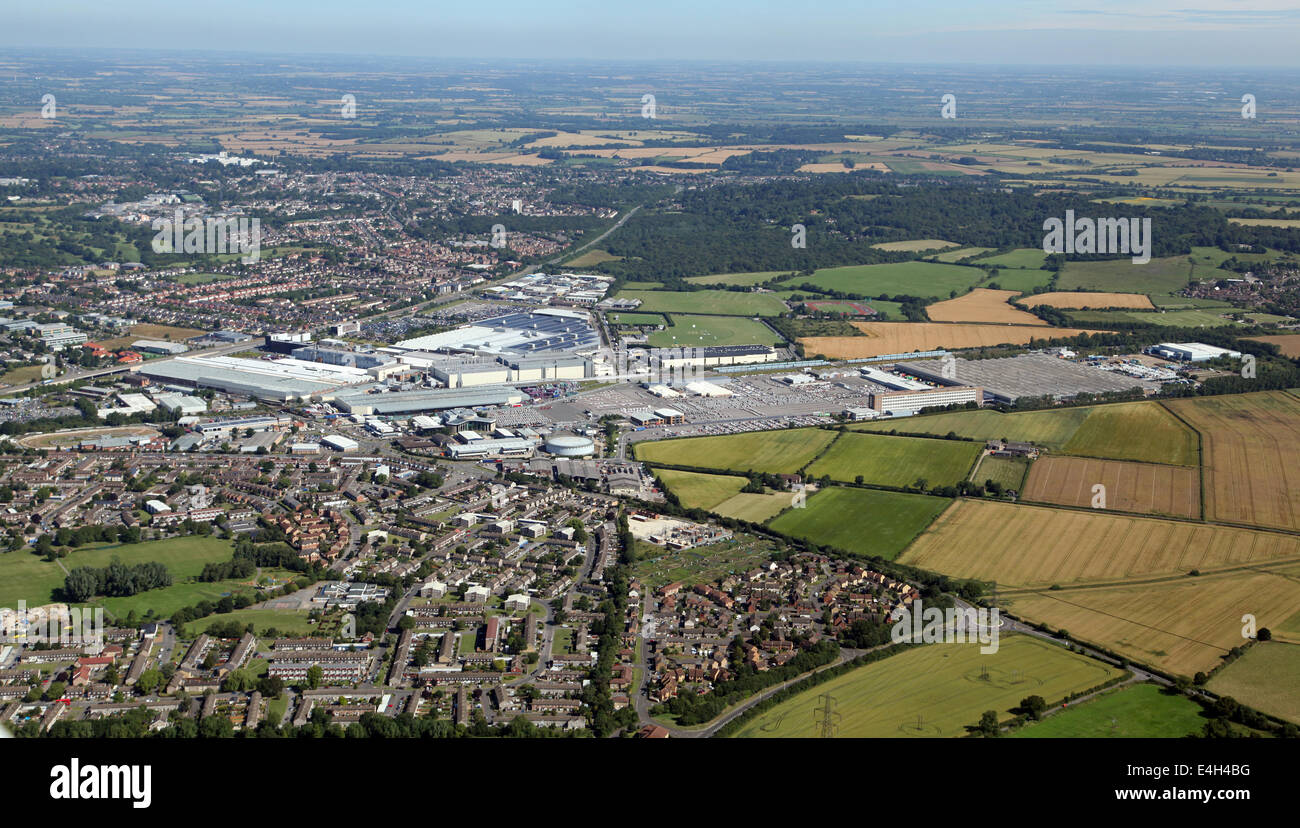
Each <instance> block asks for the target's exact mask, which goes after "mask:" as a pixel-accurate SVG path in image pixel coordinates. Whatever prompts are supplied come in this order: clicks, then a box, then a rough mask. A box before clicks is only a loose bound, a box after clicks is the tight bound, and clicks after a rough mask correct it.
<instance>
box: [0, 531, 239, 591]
mask: <svg viewBox="0 0 1300 828" xmlns="http://www.w3.org/2000/svg"><path fill="white" fill-rule="evenodd" d="M233 549H234V547H233V546H232V544H231V543H230V542H229V541H223V540H218V539H216V538H212V537H201V536H195V535H191V536H186V537H180V538H169V539H167V540H159V541H146V542H145V543H136V544H94V545H91V546H84V547H82V548H80V549H76V550H74V551H73V552H72V553H71V554H70V555H68V557H66V558H62V559H61V560H60V562H61V563H62V564H63V566H64V567H66V568H67V569H69V570H71V569H74V568H76V567H78V566H93V567H96V568H101V567H105V566H108V565H109V563H111V562H112V560H113V557H114V556H116V557H119V558H121V559H122V563H125V564H128V565H130V564H137V563H144V562H147V561H158V562H159V563H162V564H164V565H165V566H166V567H167V571H169V572H170V573H171V574H172V578H173V579H174V580H176V581H181V580H183V579H186V578H191V577H193V576H195V575H198V574H199V573H200V572H202V571H203V565H204V564H206V563H211V562H214V561H226V560H230V556H231V554H232V551H233ZM65 577H66V576H65V574H64V571H63V569H61V568H60V567H59V563H54V562H46V561H44V560H42V559H41V558H39V557H37V556H36V555H33V554H31V552H29V551H28V550H26V549H20V550H18V551H16V552H8V553H5V554H0V605H3V606H7V607H14V606H16V605H17V602H18V601H19V600H20V599H21V600H25V601H26V602H27V605H28V606H32V607H36V606H40V605H42V604H48V603H50V602H51V601H53V600H55V597H54V591H55V590H57V589H60V588H62V587H63V581H64V578H65ZM173 588H174V587H173ZM157 592H158V590H154V591H152V592H150V593H147V594H149V595H153V594H156V593H157ZM112 600H129V599H112ZM182 606H183V605H182Z"/></svg>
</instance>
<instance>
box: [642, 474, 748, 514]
mask: <svg viewBox="0 0 1300 828" xmlns="http://www.w3.org/2000/svg"><path fill="white" fill-rule="evenodd" d="M656 475H658V477H659V479H660V480H661V481H662V482H663V484H664V485H665V486H667V487H668V489H669V490H670V491H671V492H672V493H673V494H675V495H677V499H678V500H679V501H681V504H682V506H683V507H685V508H687V509H712V508H713V507H714V506H717V505H718V504H719V503H721V502H722V501H724V500H727V499H729V498H730V497H732V496H733V495H735V494H737V493H738V492H739V491H740V490H741V488H742V487H743V486H744V485H745V484H746V483H747V482H749V481H747V480H746V479H745V478H743V477H735V476H732V475H724V474H699V473H698V472H687V471H677V470H676V469H659V470H658V471H657V472H656Z"/></svg>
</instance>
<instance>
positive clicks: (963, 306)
mask: <svg viewBox="0 0 1300 828" xmlns="http://www.w3.org/2000/svg"><path fill="white" fill-rule="evenodd" d="M1017 295H1019V291H1015V290H989V289H988V288H975V289H974V290H972V291H971V292H970V293H968V294H966V295H965V296H959V297H957V298H956V299H946V300H944V301H942V302H936V303H935V304H933V305H929V306H927V307H926V309H925V312H926V314H927V315H928V316H929V317H930V319H931V320H933V321H935V322H992V323H997V324H1003V325H1046V324H1047V323H1046V322H1044V321H1043V320H1041V319H1039V318H1038V317H1037V316H1034V315H1033V314H1032V313H1026V312H1025V311H1022V310H1020V309H1019V308H1013V307H1012V306H1011V305H1008V304H1007V300H1008V299H1010V298H1011V297H1012V296H1017Z"/></svg>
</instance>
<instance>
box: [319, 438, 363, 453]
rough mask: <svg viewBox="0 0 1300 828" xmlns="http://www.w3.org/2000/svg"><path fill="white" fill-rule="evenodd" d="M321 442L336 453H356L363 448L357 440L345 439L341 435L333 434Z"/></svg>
mask: <svg viewBox="0 0 1300 828" xmlns="http://www.w3.org/2000/svg"><path fill="white" fill-rule="evenodd" d="M320 442H321V445H323V446H325V447H326V448H332V449H334V450H335V451H342V452H348V451H356V450H357V449H358V448H360V447H361V444H360V443H358V442H357V441H356V440H353V439H352V438H351V437H344V436H342V435H341V434H331V435H330V436H328V437H326V438H324V439H323V440H321V441H320Z"/></svg>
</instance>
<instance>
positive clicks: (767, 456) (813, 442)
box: [635, 428, 836, 474]
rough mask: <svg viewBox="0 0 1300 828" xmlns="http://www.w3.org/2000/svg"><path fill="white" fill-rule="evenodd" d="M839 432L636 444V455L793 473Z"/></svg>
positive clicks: (681, 463) (645, 458)
mask: <svg viewBox="0 0 1300 828" xmlns="http://www.w3.org/2000/svg"><path fill="white" fill-rule="evenodd" d="M835 437H836V432H834V431H826V430H825V429H820V428H791V429H778V430H774V431H751V432H747V433H745V434H725V435H722V436H718V437H686V438H683V439H680V440H657V441H655V442H646V443H637V444H635V445H636V457H637V459H638V460H643V461H646V462H650V463H668V464H670V465H674V466H696V467H698V468H713V469H727V470H731V471H741V472H748V471H758V472H768V473H770V474H793V473H795V472H797V471H799V469H801V468H803V467H804V466H805V465H807V464H808V462H809V461H810V460H812V459H813V458H814V457H816V456H817V454H818V452H820V451H821V450H822V449H823V448H825V447H826V446H828V445H830V443H831V441H832V440H834V439H835Z"/></svg>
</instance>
